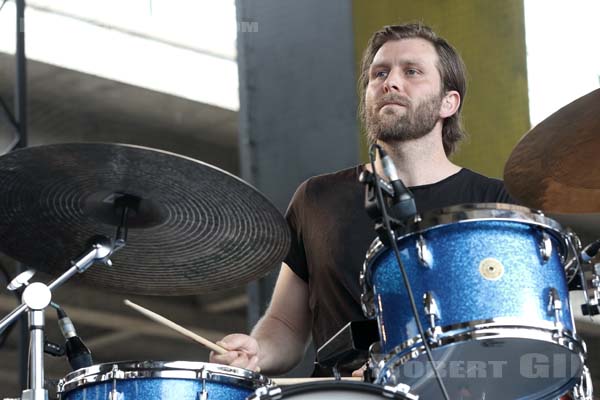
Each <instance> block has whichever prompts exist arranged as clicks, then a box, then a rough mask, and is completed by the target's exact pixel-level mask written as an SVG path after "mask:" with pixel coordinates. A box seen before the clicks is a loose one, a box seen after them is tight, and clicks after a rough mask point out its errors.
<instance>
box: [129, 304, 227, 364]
mask: <svg viewBox="0 0 600 400" xmlns="http://www.w3.org/2000/svg"><path fill="white" fill-rule="evenodd" d="M123 303H125V305H126V306H129V307H131V308H133V309H134V310H136V311H138V312H140V313H142V314H144V315H145V316H146V317H148V318H150V319H151V320H154V321H156V322H158V323H159V324H162V325H164V326H166V327H168V328H171V329H173V330H175V331H177V332H179V333H181V334H182V335H183V336H186V337H188V338H190V339H192V340H193V341H195V342H198V343H200V344H202V345H204V346H206V347H208V348H209V349H211V350H213V351H215V352H217V353H218V354H225V353H227V350H226V349H224V348H223V347H221V346H219V345H218V344H216V343H213V342H211V341H210V340H208V339H206V338H203V337H202V336H200V335H198V334H196V333H194V332H192V331H190V330H189V329H185V328H184V327H183V326H181V325H177V324H176V323H175V322H173V321H170V320H168V319H167V318H165V317H163V316H162V315H159V314H157V313H155V312H153V311H150V310H148V309H146V308H144V307H142V306H139V305H137V304H135V303H133V302H131V301H129V300H127V299H125V300H123Z"/></svg>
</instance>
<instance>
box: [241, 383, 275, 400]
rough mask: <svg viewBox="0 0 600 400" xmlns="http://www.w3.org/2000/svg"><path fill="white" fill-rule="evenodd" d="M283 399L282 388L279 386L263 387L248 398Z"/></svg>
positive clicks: (258, 399) (259, 399)
mask: <svg viewBox="0 0 600 400" xmlns="http://www.w3.org/2000/svg"><path fill="white" fill-rule="evenodd" d="M279 399H281V388H280V387H279V386H271V387H269V386H262V387H259V388H258V389H256V390H255V391H254V393H253V394H251V395H250V396H248V400H279Z"/></svg>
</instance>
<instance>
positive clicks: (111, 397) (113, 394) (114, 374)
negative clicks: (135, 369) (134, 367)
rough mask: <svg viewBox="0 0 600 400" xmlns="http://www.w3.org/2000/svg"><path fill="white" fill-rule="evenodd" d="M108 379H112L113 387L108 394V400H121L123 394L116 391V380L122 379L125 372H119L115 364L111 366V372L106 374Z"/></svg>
mask: <svg viewBox="0 0 600 400" xmlns="http://www.w3.org/2000/svg"><path fill="white" fill-rule="evenodd" d="M107 375H108V378H109V379H112V383H113V387H112V390H111V391H110V393H109V394H108V400H123V393H121V392H118V391H117V379H123V378H124V377H125V372H124V371H121V370H119V366H118V365H117V364H113V366H112V370H111V371H110V372H109V373H108V374H107Z"/></svg>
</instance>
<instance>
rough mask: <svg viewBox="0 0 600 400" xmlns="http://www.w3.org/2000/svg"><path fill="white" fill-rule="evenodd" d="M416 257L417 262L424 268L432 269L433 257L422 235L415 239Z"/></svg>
mask: <svg viewBox="0 0 600 400" xmlns="http://www.w3.org/2000/svg"><path fill="white" fill-rule="evenodd" d="M416 245H417V256H418V257H419V262H420V263H421V265H422V266H424V267H425V268H430V269H431V267H432V264H433V256H432V255H431V251H429V248H428V247H427V242H426V241H425V239H424V238H423V235H419V237H418V238H417V243H416Z"/></svg>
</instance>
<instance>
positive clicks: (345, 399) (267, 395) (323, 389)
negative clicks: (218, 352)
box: [247, 380, 417, 400]
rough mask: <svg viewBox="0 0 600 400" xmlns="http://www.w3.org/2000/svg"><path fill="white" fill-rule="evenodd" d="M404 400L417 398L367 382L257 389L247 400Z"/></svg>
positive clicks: (313, 383)
mask: <svg viewBox="0 0 600 400" xmlns="http://www.w3.org/2000/svg"><path fill="white" fill-rule="evenodd" d="M400 386H402V385H400ZM384 398H386V399H402V400H415V399H417V397H416V396H413V395H410V394H406V393H404V392H402V391H401V390H400V389H397V388H393V387H391V386H380V385H374V384H372V383H365V382H349V381H335V380H332V381H325V382H309V383H300V384H297V385H287V386H271V387H262V388H259V389H257V390H256V391H255V392H254V394H252V395H251V396H249V397H248V399H247V400H278V399H295V400H301V399H302V400H322V399H327V400H335V399H339V400H362V399H373V400H377V399H379V400H381V399H384Z"/></svg>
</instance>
